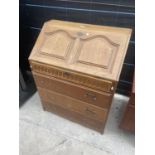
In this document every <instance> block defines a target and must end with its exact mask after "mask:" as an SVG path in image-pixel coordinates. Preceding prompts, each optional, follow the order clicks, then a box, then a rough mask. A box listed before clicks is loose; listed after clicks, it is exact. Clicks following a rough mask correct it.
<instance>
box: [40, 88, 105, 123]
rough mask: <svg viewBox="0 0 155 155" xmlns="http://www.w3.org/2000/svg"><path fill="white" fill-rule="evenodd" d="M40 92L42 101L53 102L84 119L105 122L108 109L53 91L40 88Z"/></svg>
mask: <svg viewBox="0 0 155 155" xmlns="http://www.w3.org/2000/svg"><path fill="white" fill-rule="evenodd" d="M38 90H39V95H40V96H41V98H42V100H44V101H46V102H49V103H50V102H51V103H53V104H56V105H57V106H60V107H63V108H64V109H68V110H70V111H74V112H76V113H80V114H81V115H83V116H84V117H89V118H91V119H94V120H97V121H101V122H104V121H105V118H106V114H107V109H102V108H99V107H96V106H94V105H91V104H88V103H86V102H82V101H80V100H76V99H74V98H72V97H69V96H66V95H63V94H60V93H57V92H54V91H51V90H50V91H49V90H47V89H43V88H40V87H38Z"/></svg>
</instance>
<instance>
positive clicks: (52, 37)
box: [29, 20, 132, 133]
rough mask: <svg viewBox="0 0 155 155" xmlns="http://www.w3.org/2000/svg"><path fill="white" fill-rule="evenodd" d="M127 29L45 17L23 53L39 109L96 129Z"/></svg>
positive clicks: (109, 97) (99, 126)
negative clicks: (40, 27) (45, 20)
mask: <svg viewBox="0 0 155 155" xmlns="http://www.w3.org/2000/svg"><path fill="white" fill-rule="evenodd" d="M131 32H132V30H131V29H127V28H116V27H108V26H96V25H90V24H83V23H73V22H65V21H58V20H50V21H47V22H45V24H44V25H43V28H42V30H41V32H40V34H39V37H38V39H37V41H36V43H35V45H34V48H33V49H32V52H31V54H30V57H29V62H30V66H31V69H32V73H33V76H34V79H35V82H36V86H37V89H38V92H39V95H40V98H41V101H42V105H43V108H44V110H47V111H50V112H53V113H56V114H58V115H60V116H63V117H66V118H68V119H70V120H72V121H75V122H78V123H80V124H82V125H85V126H87V127H90V128H93V129H95V130H97V131H99V132H101V133H102V132H103V131H104V126H105V123H106V120H107V117H108V112H109V110H110V106H111V103H112V99H113V95H114V93H115V90H116V86H117V82H118V80H119V76H120V72H121V69H122V65H123V61H124V58H125V55H126V51H127V48H128V43H129V40H130V36H131ZM49 123H50V122H49Z"/></svg>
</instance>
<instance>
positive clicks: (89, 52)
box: [76, 36, 119, 69]
mask: <svg viewBox="0 0 155 155" xmlns="http://www.w3.org/2000/svg"><path fill="white" fill-rule="evenodd" d="M118 46H119V45H118V44H116V43H114V42H112V41H111V40H109V39H108V38H107V37H105V36H94V37H91V38H87V39H81V47H80V48H79V51H78V52H77V55H76V57H77V58H76V62H79V63H83V64H86V65H90V66H96V67H100V68H104V69H110V65H111V64H112V63H113V62H114V58H115V54H116V53H117V47H118Z"/></svg>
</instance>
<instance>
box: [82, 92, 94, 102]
mask: <svg viewBox="0 0 155 155" xmlns="http://www.w3.org/2000/svg"><path fill="white" fill-rule="evenodd" d="M85 97H90V98H91V99H93V100H94V101H95V100H96V96H95V95H94V94H92V93H86V94H85Z"/></svg>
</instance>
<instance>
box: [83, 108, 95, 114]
mask: <svg viewBox="0 0 155 155" xmlns="http://www.w3.org/2000/svg"><path fill="white" fill-rule="evenodd" d="M85 111H86V112H88V113H90V114H92V115H96V113H95V112H94V111H91V110H90V109H88V108H87V109H86V110H85Z"/></svg>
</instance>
